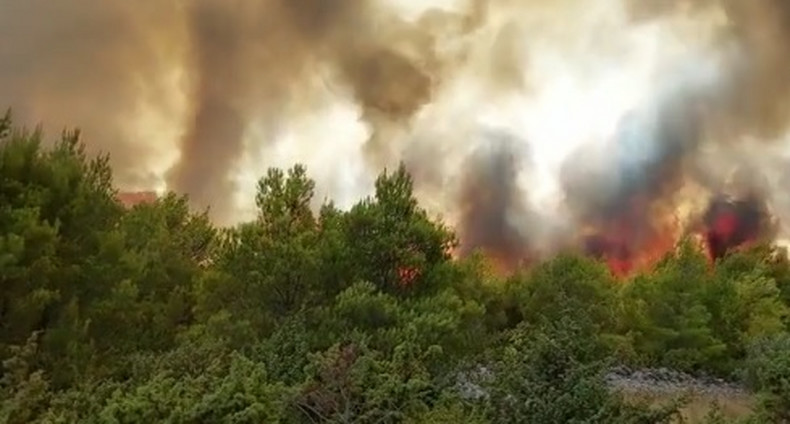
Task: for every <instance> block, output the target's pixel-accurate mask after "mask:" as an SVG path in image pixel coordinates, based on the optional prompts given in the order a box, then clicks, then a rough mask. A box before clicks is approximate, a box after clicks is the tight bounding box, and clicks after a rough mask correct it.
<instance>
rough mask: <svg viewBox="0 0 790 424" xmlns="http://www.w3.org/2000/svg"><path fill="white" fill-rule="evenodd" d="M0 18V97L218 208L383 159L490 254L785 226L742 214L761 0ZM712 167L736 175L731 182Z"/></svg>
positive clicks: (621, 249)
mask: <svg viewBox="0 0 790 424" xmlns="http://www.w3.org/2000/svg"><path fill="white" fill-rule="evenodd" d="M418 3H419V6H420V7H413V8H412V9H411V10H410V11H404V9H408V8H409V7H410V6H413V5H415V4H418ZM433 3H436V4H437V5H436V6H435V7H434V6H432V5H431V4H433ZM439 3H441V4H439ZM426 5H427V6H426ZM0 37H2V39H3V40H4V43H2V44H0V63H2V65H0V102H5V103H8V106H11V107H12V108H14V110H15V112H16V115H17V117H21V118H22V119H23V120H24V121H27V122H29V123H35V122H39V121H41V122H45V123H47V124H48V125H50V128H51V129H55V130H59V129H60V128H58V127H62V126H66V125H76V126H79V127H81V128H82V129H83V130H84V133H85V140H86V142H88V143H89V146H91V147H92V148H94V149H96V150H105V151H109V152H110V153H111V158H112V161H113V166H114V168H115V171H116V176H117V180H118V183H119V184H120V185H121V186H122V187H124V188H133V189H151V188H155V186H157V185H162V184H163V183H164V184H165V185H166V186H167V187H168V188H170V189H173V190H176V191H179V192H185V193H188V194H190V197H191V199H192V202H193V203H194V205H195V207H197V208H204V207H207V206H210V207H211V210H212V214H213V216H214V217H215V218H216V219H217V220H218V222H222V223H227V222H232V221H234V220H236V219H238V213H239V206H238V205H236V204H235V200H234V199H235V194H236V193H238V192H240V191H241V192H244V191H245V190H249V188H248V186H249V184H247V186H245V183H243V182H241V181H242V180H243V178H242V177H240V175H247V174H249V173H253V174H255V173H257V174H258V175H260V174H261V173H262V170H263V169H264V168H266V167H268V166H274V165H277V166H287V165H290V163H292V162H293V161H299V162H307V165H308V168H309V169H310V171H311V174H312V175H313V176H315V177H316V178H317V179H318V188H319V192H320V194H323V195H327V196H333V194H335V193H336V192H343V193H345V194H348V192H350V193H351V194H353V195H354V196H355V197H357V198H358V197H361V196H363V195H365V194H367V192H369V189H370V187H369V186H370V184H367V186H366V187H365V188H360V187H361V186H364V184H361V183H360V181H368V182H369V181H370V180H372V176H373V175H374V174H375V173H377V172H379V171H380V170H381V169H382V168H383V167H391V166H393V165H395V164H396V163H397V162H398V161H401V160H403V161H405V162H406V163H407V165H408V167H409V169H410V170H411V171H412V172H413V174H414V176H415V179H416V185H417V191H418V193H419V194H420V196H422V197H423V200H424V201H425V204H428V205H429V206H430V208H431V210H432V211H435V212H440V213H442V215H443V216H445V217H446V218H447V219H450V220H452V221H453V223H455V224H456V226H457V228H458V231H459V234H460V236H461V239H462V250H461V252H460V253H461V254H466V253H468V252H471V251H472V250H474V249H476V248H480V249H482V250H483V251H484V252H486V253H487V254H489V255H491V256H493V257H495V258H497V260H498V261H500V262H501V263H502V264H503V266H505V267H506V268H512V267H513V266H515V265H516V264H518V263H521V262H523V261H529V260H533V259H535V258H540V257H544V256H546V255H551V254H553V253H556V252H557V251H559V250H563V249H567V248H574V249H580V250H582V251H585V252H586V253H589V254H593V255H596V256H600V257H602V258H604V259H606V260H607V261H608V262H609V264H610V266H611V267H612V269H613V270H614V271H615V272H617V273H621V274H627V273H629V272H630V271H631V270H633V269H635V268H638V267H641V266H646V265H649V264H650V263H651V262H652V261H655V260H656V258H658V257H660V256H661V255H662V254H664V253H665V252H666V251H667V250H668V249H670V248H671V246H672V245H673V243H674V242H675V241H676V240H677V237H679V236H681V235H683V234H687V233H688V232H689V231H692V228H693V229H694V231H698V232H702V233H703V238H704V239H705V240H706V243H707V245H708V248H709V250H710V252H711V255H712V256H713V257H714V258H717V257H720V256H721V255H723V254H724V252H725V251H727V250H729V249H732V248H737V247H738V246H740V245H742V244H744V243H747V242H749V241H750V240H752V239H755V238H760V237H769V238H770V237H787V236H790V234H783V233H781V231H784V232H788V228H790V227H788V225H787V224H790V222H788V223H782V224H783V225H779V226H770V225H768V224H767V223H766V222H767V221H768V220H767V219H765V217H767V216H768V215H774V216H776V217H777V218H778V219H780V220H782V219H784V217H788V218H787V219H790V197H788V196H787V195H785V194H783V191H782V190H781V188H782V184H783V181H784V180H786V178H787V177H786V175H787V173H786V171H785V170H786V168H787V166H788V164H790V159H786V157H787V156H788V154H787V152H785V151H783V150H782V148H783V147H784V146H783V144H784V143H785V142H790V137H789V136H788V125H787V124H788V122H790V85H788V84H787V78H788V75H790V55H788V54H787V52H789V51H790V3H788V2H787V1H785V0H749V1H742V0H695V1H690V0H667V1H663V0H650V1H645V0H598V1H596V2H589V1H587V0H555V1H553V2H547V1H543V0H527V1H514V0H510V1H508V0H442V1H439V0H431V1H427V0H426V1H419V2H414V1H406V0H401V1H394V0H190V1H185V2H181V1H176V0H139V1H136V2H126V1H122V0H104V1H101V2H95V1H88V0H63V1H59V2H53V1H44V0H5V1H3V2H0ZM321 114H324V115H325V116H332V118H331V119H330V118H326V119H324V120H321V119H318V118H315V117H316V116H319V115H321ZM53 125H54V126H55V128H52V126H53ZM349 128H351V129H349ZM481 133H482V134H484V135H483V136H480V134H481ZM492 134H494V135H492ZM502 134H507V136H502ZM747 146H748V148H747ZM769 152H770V153H769ZM736 166H738V167H740V168H742V169H745V172H746V173H747V174H750V175H756V176H759V177H760V178H754V179H752V181H751V182H750V183H749V189H748V190H745V191H741V192H739V193H736V194H734V195H733V194H732V193H729V191H728V190H729V186H728V181H730V179H731V171H732V170H733V168H734V167H736ZM244 178H248V177H244ZM322 190H323V191H324V192H321V191H322ZM725 195H727V196H729V197H726V196H725ZM244 197H245V198H250V199H251V198H252V197H253V196H252V193H246V192H245V193H244ZM333 197H334V196H333ZM722 199H726V200H722ZM750 208H751V209H750ZM722 217H723V218H722ZM758 218H759V219H758ZM700 223H702V224H700ZM696 225H703V227H704V228H703V229H702V230H698V229H696V228H697V227H695V226H696ZM777 231H780V232H779V233H778V232H777Z"/></svg>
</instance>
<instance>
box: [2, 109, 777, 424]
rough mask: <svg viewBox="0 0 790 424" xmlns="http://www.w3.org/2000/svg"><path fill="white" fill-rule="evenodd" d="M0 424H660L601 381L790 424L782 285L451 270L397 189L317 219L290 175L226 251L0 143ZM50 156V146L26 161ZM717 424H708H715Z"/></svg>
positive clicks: (273, 175)
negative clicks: (712, 390) (750, 406)
mask: <svg viewBox="0 0 790 424" xmlns="http://www.w3.org/2000/svg"><path fill="white" fill-rule="evenodd" d="M0 143H1V144H0V228H2V231H0V286H1V287H2V290H1V291H0V358H2V365H3V367H2V373H0V422H4V423H72V422H84V423H141V424H148V423H155V422H167V423H278V422H279V423H370V424H373V423H462V422H463V423H511V422H512V423H540V424H544V423H546V424H551V423H557V424H560V423H633V424H637V423H664V422H673V420H677V419H678V416H677V413H676V412H677V410H678V408H680V407H682V406H683V405H682V402H683V399H678V400H677V402H675V401H674V400H673V399H672V398H669V399H668V400H666V401H663V402H659V403H658V404H656V402H649V403H648V402H647V401H645V402H640V401H639V399H636V400H635V397H634V396H632V395H629V394H628V393H621V392H620V391H618V390H610V388H609V386H608V385H607V380H606V379H605V376H606V374H607V372H608V371H609V370H610V369H611V368H612V367H614V366H627V367H631V368H633V369H639V368H667V369H672V370H675V371H677V372H684V373H688V374H691V375H703V374H705V375H713V376H716V377H718V378H722V379H726V380H733V381H743V382H744V384H747V385H748V387H749V388H750V390H752V391H753V393H756V396H757V404H756V406H755V407H754V412H753V414H752V415H751V416H749V417H747V418H744V419H743V420H744V422H754V423H780V422H788V420H790V401H788V400H789V399H790V333H788V330H787V329H788V323H789V322H790V321H788V319H790V318H789V317H788V307H789V306H790V263H788V261H787V259H786V255H784V254H780V252H777V251H776V250H775V249H774V248H772V247H770V246H758V247H754V248H751V249H749V250H747V251H741V252H736V253H732V254H730V255H728V256H726V257H725V258H724V259H722V260H721V261H720V262H719V263H717V264H716V265H715V266H713V267H711V265H710V264H709V263H708V260H707V257H706V256H705V254H704V253H703V252H700V251H699V250H698V249H697V248H695V247H694V245H693V244H691V243H682V244H681V245H680V246H679V247H678V249H677V252H675V253H673V254H671V255H669V256H667V257H666V258H665V259H664V260H663V261H662V262H661V263H660V264H659V265H658V266H657V267H656V268H655V269H654V270H652V271H651V272H647V273H642V274H639V275H637V276H635V277H633V278H630V279H629V280H627V281H622V280H619V279H616V278H614V277H613V276H612V275H611V273H610V272H609V271H608V269H607V267H606V266H605V265H604V264H602V263H598V262H596V261H595V260H593V259H590V258H585V257H580V256H573V255H560V256H558V257H556V258H555V259H553V260H551V261H548V262H545V263H542V264H538V265H535V266H534V267H532V268H530V269H528V270H524V271H523V272H521V273H518V274H516V275H513V276H511V277H508V278H501V277H498V276H497V275H496V274H495V273H493V272H491V271H490V268H489V267H488V266H487V263H486V260H485V258H483V257H482V256H480V255H475V256H472V257H469V258H465V259H462V260H456V259H453V258H452V257H451V256H450V254H449V252H450V251H451V249H452V248H453V247H454V245H455V243H456V239H455V236H454V234H453V232H452V231H451V230H450V229H449V228H448V227H446V226H445V225H444V224H442V223H441V222H437V221H436V220H433V219H431V218H430V217H429V216H428V215H427V214H426V212H425V211H424V210H423V209H421V208H420V206H419V205H418V204H417V202H416V200H415V198H414V196H413V193H412V180H411V178H410V176H409V175H408V173H407V172H406V171H405V169H404V168H403V167H400V168H399V169H397V170H394V171H392V172H384V173H382V174H381V175H380V176H379V177H378V179H377V180H376V184H375V195H374V196H372V197H371V198H368V199H364V200H361V201H360V202H359V203H358V204H356V205H355V206H354V207H352V208H351V209H350V210H348V211H341V210H339V209H337V208H336V207H334V206H333V205H332V204H331V203H328V204H325V205H324V206H323V207H322V208H321V210H320V213H313V212H312V211H311V208H310V202H311V199H312V196H313V189H314V183H313V181H311V180H310V178H309V176H308V174H307V171H306V169H305V168H304V167H301V166H294V167H293V168H291V169H288V170H280V169H271V170H269V171H268V172H267V174H266V175H265V176H263V178H261V180H260V182H259V185H258V190H257V194H256V197H255V202H256V204H257V207H258V216H257V219H255V220H254V221H252V222H248V223H245V224H243V225H239V226H237V227H235V228H232V229H221V228H216V227H214V226H213V225H212V224H211V222H210V221H209V220H208V218H207V216H206V215H205V214H195V213H191V212H190V210H189V208H188V204H187V200H186V199H185V198H184V197H180V196H177V195H174V194H168V195H166V196H164V197H163V198H161V199H159V200H157V201H156V202H154V203H151V204H142V205H138V206H135V207H134V208H131V209H129V210H126V209H125V208H124V207H122V205H121V204H120V203H119V202H118V201H117V200H116V193H115V192H114V189H113V182H112V174H111V171H110V168H109V166H108V160H107V157H87V156H86V154H85V153H84V149H83V147H82V145H81V144H80V141H79V140H78V137H77V135H76V134H75V133H65V134H64V136H63V137H62V139H60V140H59V141H57V142H56V143H44V142H42V139H41V135H40V134H39V133H37V132H30V131H25V130H23V129H21V128H17V127H14V126H13V125H12V122H11V120H10V118H9V117H6V118H5V119H3V120H2V121H1V122H0ZM44 146H51V147H44ZM707 420H708V421H709V422H711V423H720V422H725V418H724V417H723V416H721V414H717V413H715V411H714V413H711V414H710V416H709V417H708V418H707Z"/></svg>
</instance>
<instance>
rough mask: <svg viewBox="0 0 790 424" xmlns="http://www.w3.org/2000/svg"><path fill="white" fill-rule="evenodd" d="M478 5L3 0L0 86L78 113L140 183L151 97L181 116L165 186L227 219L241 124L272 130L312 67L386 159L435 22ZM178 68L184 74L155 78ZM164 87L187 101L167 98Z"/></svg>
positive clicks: (417, 87)
mask: <svg viewBox="0 0 790 424" xmlns="http://www.w3.org/2000/svg"><path fill="white" fill-rule="evenodd" d="M475 3H481V2H475ZM479 13H482V10H481V9H480V7H479V5H476V6H475V7H473V8H472V9H471V12H470V14H469V15H464V14H461V15H458V14H452V13H438V14H432V18H430V19H428V18H426V19H425V20H423V21H418V22H417V23H412V22H406V21H404V20H402V19H401V18H398V17H397V15H396V14H394V13H393V12H392V11H391V10H390V9H389V8H388V7H385V6H384V5H381V4H379V2H374V1H370V0H331V1H330V0H227V1H226V0H194V1H190V2H186V3H184V4H183V5H182V4H180V3H178V2H175V1H165V0H142V1H137V2H133V3H132V2H126V1H123V0H106V1H102V2H95V1H90V0H68V1H65V0H64V1H58V2H52V1H46V0H6V1H5V2H3V3H2V4H0V35H1V36H2V39H3V40H4V42H3V43H2V46H0V63H3V66H2V68H0V99H3V100H2V101H3V102H8V103H10V104H9V106H11V107H12V108H14V109H15V111H16V114H17V115H18V116H21V118H22V119H23V120H26V121H29V122H38V121H45V122H46V123H47V124H50V125H59V126H65V125H76V126H78V127H81V128H82V129H83V130H84V133H85V135H86V140H87V141H88V142H89V143H90V144H91V145H92V146H93V147H95V148H101V149H102V150H106V151H109V152H110V153H111V156H112V158H113V166H114V168H115V170H116V174H117V176H118V182H119V183H120V184H122V185H146V184H147V185H150V184H152V181H151V176H149V175H145V174H144V170H148V169H150V168H151V163H152V162H153V161H156V160H161V157H160V156H161V152H160V153H157V151H156V150H155V147H157V146H155V143H157V142H156V141H150V140H144V139H140V138H138V137H140V134H136V133H135V130H134V128H135V127H136V126H137V123H135V122H133V118H134V116H135V115H136V113H137V112H139V110H140V109H141V108H143V109H146V108H152V107H153V106H151V105H156V107H159V108H162V109H164V110H161V111H159V112H158V113H155V114H159V115H163V114H165V115H168V116H172V117H173V118H172V119H171V120H177V119H183V120H184V124H185V126H184V127H183V130H182V132H183V135H182V140H181V142H180V159H178V162H177V163H176V165H175V166H174V168H173V169H171V171H170V172H169V175H168V177H167V178H168V179H169V185H170V188H171V189H174V190H176V191H179V192H186V193H188V194H190V195H191V197H192V201H193V203H194V204H195V206H197V207H200V208H203V207H207V206H209V205H211V207H212V212H213V215H214V216H215V217H217V218H218V219H220V220H221V221H226V220H227V218H229V216H228V215H229V214H231V213H232V212H233V210H234V206H233V205H232V202H231V201H232V197H231V194H233V193H234V192H235V191H236V187H235V186H234V183H233V177H234V175H233V174H234V171H235V168H236V165H237V163H238V161H239V160H240V158H241V157H242V155H243V153H244V152H245V150H246V149H247V146H246V145H245V135H246V134H247V131H248V130H249V128H250V126H251V124H252V123H259V124H260V123H263V125H264V126H266V127H269V128H273V129H274V130H273V131H271V132H270V135H271V138H274V136H275V135H276V127H277V125H278V124H279V122H280V121H282V120H287V119H288V118H290V117H292V116H298V115H299V114H301V113H303V112H305V111H306V110H309V109H310V107H312V103H313V100H312V99H313V98H314V97H315V96H316V93H315V92H314V89H315V87H316V81H317V80H322V79H323V80H325V82H326V84H328V85H330V86H331V87H332V89H333V90H336V91H340V92H342V91H348V92H349V93H350V96H351V97H352V98H353V99H354V100H355V101H356V103H357V104H358V105H359V107H360V109H361V111H362V118H363V119H364V120H365V121H366V122H367V123H368V124H369V125H370V126H371V131H372V133H373V135H372V136H371V139H370V142H369V143H368V145H367V146H366V150H367V152H368V156H369V158H370V159H371V160H372V161H373V162H372V164H373V166H375V167H380V166H381V165H382V164H384V163H387V162H391V161H392V160H393V158H392V157H390V156H391V155H390V152H389V150H388V148H389V147H388V146H387V143H388V140H389V137H388V135H387V132H386V130H387V129H388V128H393V127H403V126H405V125H407V124H408V122H409V120H410V118H411V117H412V116H413V115H414V114H415V113H416V112H417V111H418V110H419V109H420V108H421V106H422V105H424V104H426V103H427V102H429V101H430V99H431V97H432V92H433V89H434V87H435V86H436V84H437V81H438V80H439V79H440V78H441V74H442V73H443V72H445V71H446V68H447V66H450V62H451V61H448V60H449V59H448V60H444V59H443V58H441V57H439V55H437V54H436V53H435V51H434V50H435V46H436V43H437V42H438V41H437V40H438V39H437V37H438V35H439V34H437V31H441V32H444V31H449V30H453V31H456V32H464V31H469V30H470V28H471V27H473V26H474V24H475V21H476V19H475V18H474V15H476V14H479ZM178 69H180V70H181V71H182V73H183V76H184V77H185V80H184V81H183V82H182V83H180V85H178V86H177V88H176V89H173V88H172V87H170V90H171V92H168V90H167V89H166V87H164V85H166V83H167V81H165V80H166V77H165V76H166V75H171V74H172V73H173V72H175V70H178ZM169 73H170V74H169ZM173 90H176V91H178V90H180V91H181V95H182V96H183V97H184V98H185V100H186V105H185V108H186V110H176V109H178V108H177V107H176V106H174V105H172V104H169V103H168V99H172V98H173V96H174V93H173V92H172V91H173ZM176 94H178V93H176ZM171 125H178V123H177V122H176V123H173V122H171ZM270 141H271V140H260V141H259V142H263V143H267V142H270ZM160 142H161V141H160ZM159 147H160V148H161V146H159ZM259 147H260V146H256V148H259Z"/></svg>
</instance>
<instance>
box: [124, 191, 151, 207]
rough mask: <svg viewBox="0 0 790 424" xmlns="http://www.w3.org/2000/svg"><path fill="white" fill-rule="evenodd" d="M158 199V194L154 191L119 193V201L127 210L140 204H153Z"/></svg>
mask: <svg viewBox="0 0 790 424" xmlns="http://www.w3.org/2000/svg"><path fill="white" fill-rule="evenodd" d="M157 198H158V196H157V195H156V192H153V191H136V192H125V193H118V200H119V201H120V202H121V203H122V204H123V206H124V207H127V208H131V207H133V206H134V205H138V204H140V203H152V202H155V201H156V199H157Z"/></svg>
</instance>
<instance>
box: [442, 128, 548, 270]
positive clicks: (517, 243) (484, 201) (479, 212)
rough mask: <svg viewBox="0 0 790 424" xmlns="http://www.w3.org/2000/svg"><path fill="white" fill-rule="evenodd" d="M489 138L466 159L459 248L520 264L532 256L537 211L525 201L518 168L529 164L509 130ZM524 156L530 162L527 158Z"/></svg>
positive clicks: (509, 264)
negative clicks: (531, 209)
mask: <svg viewBox="0 0 790 424" xmlns="http://www.w3.org/2000/svg"><path fill="white" fill-rule="evenodd" d="M488 137H489V138H490V140H488V143H485V144H484V145H482V146H481V147H479V148H478V150H477V151H475V152H473V153H472V154H471V156H470V157H469V158H468V159H467V161H466V163H465V164H464V170H463V173H464V176H463V178H464V180H463V181H462V182H461V187H462V188H461V193H460V205H459V208H460V213H461V223H462V226H461V227H460V228H458V231H459V235H460V238H461V241H462V245H461V251H460V253H461V254H462V255H463V254H468V253H470V252H472V251H474V250H475V249H479V250H481V251H482V252H484V253H485V254H486V255H488V256H489V257H491V258H493V259H494V260H495V261H497V263H498V264H499V265H500V266H502V267H513V266H517V265H519V264H520V263H522V262H526V261H528V260H530V259H533V258H531V257H530V256H531V252H530V251H531V246H530V231H529V230H530V227H529V226H530V224H535V223H536V221H537V217H536V216H534V215H533V213H532V211H530V210H529V208H528V206H527V205H526V204H525V196H524V193H523V191H522V188H521V187H519V185H518V181H517V179H518V172H519V170H520V169H523V167H525V166H529V165H528V160H525V155H524V154H523V153H522V152H519V151H518V147H519V145H518V144H517V143H515V142H514V140H511V139H509V138H508V137H507V135H501V134H490V135H488ZM525 162H526V163H525Z"/></svg>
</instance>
